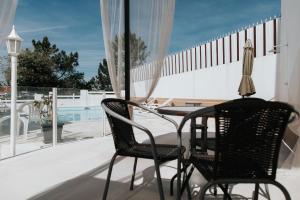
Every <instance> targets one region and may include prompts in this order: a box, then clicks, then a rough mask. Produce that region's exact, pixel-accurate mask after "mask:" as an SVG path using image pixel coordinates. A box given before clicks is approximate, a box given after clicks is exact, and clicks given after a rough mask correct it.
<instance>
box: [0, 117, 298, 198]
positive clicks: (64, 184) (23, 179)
mask: <svg viewBox="0 0 300 200" xmlns="http://www.w3.org/2000/svg"><path fill="white" fill-rule="evenodd" d="M139 120H143V123H145V125H146V126H147V125H148V127H149V126H150V129H151V130H152V131H153V133H154V135H156V136H158V137H157V142H162V143H163V142H164V141H172V140H173V142H175V141H174V140H175V139H176V135H174V134H163V135H161V136H159V135H160V134H159V133H162V132H163V133H164V132H165V133H166V132H168V131H170V130H173V131H174V128H173V127H172V126H171V125H168V122H165V121H163V122H161V121H157V120H156V119H154V118H147V119H146V120H145V119H137V121H139ZM177 120H180V119H177ZM162 129H163V131H161V130H162ZM159 130H160V131H159ZM137 138H138V139H139V140H144V139H146V136H145V135H143V134H140V133H138V134H137ZM186 140H188V138H186ZM113 153H114V147H113V141H112V138H111V136H106V137H102V138H96V139H88V140H83V141H79V142H74V143H68V144H62V145H58V146H57V147H55V148H47V149H43V150H40V151H36V152H32V153H29V154H24V155H21V156H17V157H15V158H11V159H7V160H3V161H0V199H1V200H24V199H41V200H44V199H46V200H47V199H49V200H50V199H51V200H55V199H57V200H93V199H101V196H102V192H103V189H104V185H105V179H106V174H107V168H108V164H109V161H110V158H111V157H112V155H113ZM166 165H168V166H165V165H164V166H162V167H161V173H162V177H163V184H164V190H165V196H166V199H174V197H171V196H169V179H170V177H171V176H172V175H174V173H175V172H176V170H175V169H174V167H175V166H176V162H170V163H167V164H166ZM170 166H171V167H170ZM132 167H133V159H131V158H123V157H119V158H118V159H117V162H116V163H115V166H114V169H113V174H112V180H111V185H110V189H109V196H108V197H109V198H108V199H120V200H123V199H134V200H148V199H149V200H150V199H159V197H158V192H157V187H156V182H155V180H156V179H155V176H154V169H153V162H152V161H151V160H143V159H141V160H140V161H139V162H138V165H137V175H136V181H135V185H136V186H135V189H134V190H133V191H129V182H130V178H131V172H132ZM299 172H300V170H295V169H294V170H278V176H277V180H278V181H279V182H281V183H282V184H283V185H285V186H286V188H287V189H288V190H289V192H290V194H291V196H292V199H295V200H297V199H300V191H299V189H298V188H299V183H300V173H299ZM191 182H192V183H193V184H194V185H195V184H196V185H203V183H204V182H205V181H204V180H203V179H202V178H201V175H199V174H198V175H197V174H195V175H194V176H193V179H192V181H191ZM252 188H253V186H250V185H239V186H236V187H234V190H233V193H238V194H241V195H243V196H247V197H250V196H251V192H252ZM196 189H199V188H196ZM270 190H271V194H272V199H278V200H282V199H283V197H282V196H281V195H280V193H279V192H278V190H276V189H274V188H272V187H271V188H270ZM185 197H186V196H184V197H183V199H185ZM195 199H197V198H196V197H195ZM208 199H211V198H208Z"/></svg>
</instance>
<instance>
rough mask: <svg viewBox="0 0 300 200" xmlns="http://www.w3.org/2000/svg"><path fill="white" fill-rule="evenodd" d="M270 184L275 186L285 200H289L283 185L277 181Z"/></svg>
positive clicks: (289, 197)
mask: <svg viewBox="0 0 300 200" xmlns="http://www.w3.org/2000/svg"><path fill="white" fill-rule="evenodd" d="M271 184H273V185H275V186H276V187H278V188H279V189H280V190H281V191H282V193H283V194H284V197H285V199H286V200H291V196H290V194H289V192H288V191H287V190H286V188H285V187H284V186H283V185H281V184H280V183H278V182H277V181H274V182H272V183H271Z"/></svg>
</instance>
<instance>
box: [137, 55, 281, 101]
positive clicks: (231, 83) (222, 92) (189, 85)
mask: <svg viewBox="0 0 300 200" xmlns="http://www.w3.org/2000/svg"><path fill="white" fill-rule="evenodd" d="M275 72H276V55H268V56H264V57H258V58H255V59H254V67H253V74H252V78H253V81H254V85H255V87H256V94H255V95H253V96H256V97H261V98H264V99H271V98H273V97H274V93H275ZM241 75H242V62H241V61H239V62H233V63H229V64H225V65H219V66H216V67H209V68H205V69H199V70H196V71H189V72H186V73H181V74H175V75H172V76H165V77H162V78H160V81H159V83H158V85H157V87H156V89H155V91H154V92H153V94H152V96H153V97H165V98H199V99H233V98H238V97H240V96H239V95H238V87H239V84H240V80H241ZM144 88H145V86H144V82H143V81H140V82H136V83H135V90H136V94H137V96H143V95H144V91H145V89H144Z"/></svg>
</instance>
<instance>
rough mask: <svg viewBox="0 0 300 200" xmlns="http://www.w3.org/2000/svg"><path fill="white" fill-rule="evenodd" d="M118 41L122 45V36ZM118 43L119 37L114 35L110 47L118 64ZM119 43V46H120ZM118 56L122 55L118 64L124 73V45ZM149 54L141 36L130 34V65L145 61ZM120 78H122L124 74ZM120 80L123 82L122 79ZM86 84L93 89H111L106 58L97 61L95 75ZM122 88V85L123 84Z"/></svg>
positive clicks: (137, 64) (135, 65)
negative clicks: (120, 63) (120, 62)
mask: <svg viewBox="0 0 300 200" xmlns="http://www.w3.org/2000/svg"><path fill="white" fill-rule="evenodd" d="M120 40H121V41H120V42H122V45H124V36H122V37H121V38H120ZM118 44H119V38H118V37H117V36H116V37H115V38H114V41H113V42H112V49H113V56H114V59H115V62H116V65H117V64H118V63H117V61H118V55H119V54H118ZM122 45H121V46H122ZM120 56H121V57H122V58H121V60H122V66H118V67H119V68H121V71H122V73H124V59H125V52H124V46H123V49H122V50H121V53H120ZM148 56H149V52H148V51H147V45H146V44H145V42H144V41H143V40H142V38H141V37H138V36H137V35H136V34H135V33H131V34H130V66H131V67H132V68H134V67H137V66H139V65H142V64H143V63H145V61H146V59H147V57H148ZM121 78H123V79H124V76H122V77H121ZM121 82H123V83H124V80H122V81H121ZM88 85H89V86H91V88H92V89H93V90H106V91H112V85H111V82H110V78H109V73H108V65H107V61H106V59H103V60H102V63H101V62H100V63H99V67H98V73H97V75H96V76H94V77H92V78H91V80H90V81H89V82H88ZM123 88H124V85H123Z"/></svg>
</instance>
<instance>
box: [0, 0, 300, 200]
mask: <svg viewBox="0 0 300 200" xmlns="http://www.w3.org/2000/svg"><path fill="white" fill-rule="evenodd" d="M132 1H134V0H132ZM14 2H17V1H14ZM100 2H101V3H102V4H101V9H102V10H101V14H102V19H103V21H102V24H103V25H102V26H103V27H102V28H103V31H104V32H105V31H108V30H109V28H108V27H109V26H108V24H105V23H108V22H107V21H106V22H105V14H106V15H107V16H110V15H111V13H109V11H111V9H112V8H111V7H110V6H116V5H114V4H109V3H108V2H109V1H106V0H101V1H100ZM105 2H106V3H107V4H105ZM166 2H167V1H166ZM172 2H173V3H174V2H175V1H173V0H170V1H168V3H170V5H169V4H168V3H166V4H163V3H162V7H163V8H164V9H166V10H167V11H168V12H169V10H172V5H173V4H172ZM0 5H1V3H0ZM131 5H132V4H131ZM145 5H147V3H145ZM145 5H144V6H145ZM120 6H121V5H120ZM139 6H142V5H139ZM168 6H169V7H168ZM125 7H126V6H125ZM137 7H138V6H137ZM295 8H300V4H299V3H297V2H288V1H286V0H282V2H281V17H274V18H273V17H272V18H270V19H267V20H265V21H261V22H259V23H257V24H255V25H254V24H253V25H251V26H247V27H244V28H242V29H241V30H238V31H234V32H231V33H229V34H226V35H223V36H221V37H219V38H217V39H212V40H210V41H208V42H203V43H201V44H197V45H195V46H194V47H192V48H188V49H185V50H181V51H180V52H177V53H174V54H171V55H167V43H168V42H166V41H164V42H161V43H159V41H160V40H159V39H157V40H155V39H153V37H154V36H153V35H155V34H154V33H152V32H151V34H153V35H151V34H150V32H149V35H151V37H152V38H150V39H149V38H148V40H149V41H148V40H147V39H145V41H146V42H149V43H148V44H151V42H152V44H151V45H150V46H149V49H151V52H150V53H149V57H150V58H149V60H147V62H145V63H142V64H141V63H138V65H137V66H132V67H133V68H130V69H125V77H124V74H123V73H117V74H114V72H119V70H120V68H121V67H120V65H119V64H120V63H117V61H111V60H114V59H116V58H113V57H114V56H115V55H110V54H111V52H110V53H109V52H106V56H107V57H108V58H110V59H111V60H109V61H110V62H109V64H108V67H109V68H111V71H110V76H111V80H115V81H112V86H113V89H114V91H110V92H108V91H102V90H101V91H88V90H77V89H67V88H51V87H48V88H44V87H40V88H38V87H19V86H18V88H17V90H18V93H16V94H14V92H13V83H12V84H11V87H2V88H1V90H0V92H1V93H0V94H1V96H0V97H1V101H0V188H1V192H0V199H16V200H17V199H20V200H21V199H33V200H34V199H70V200H71V199H72V200H76V199H101V198H102V194H103V191H104V187H105V183H106V179H107V173H108V168H109V163H110V160H111V158H112V156H113V155H114V153H115V147H114V140H113V137H112V135H111V132H112V131H111V129H110V126H109V123H108V121H107V117H106V115H105V112H104V111H103V109H102V108H101V106H100V105H101V101H102V100H103V99H105V98H110V97H112V98H115V97H119V96H120V94H122V96H125V98H126V99H129V98H130V99H131V100H133V101H140V99H141V98H145V97H146V98H145V99H147V100H146V101H144V103H143V105H145V106H147V107H148V108H150V109H151V110H154V111H155V112H156V111H157V110H156V108H157V107H162V106H172V107H174V106H187V107H196V108H197V107H199V106H200V107H209V106H212V105H217V104H219V103H222V102H225V101H228V100H231V99H236V98H239V97H240V96H239V94H238V92H237V90H238V88H237V86H238V85H239V83H240V80H241V74H242V65H243V63H244V61H243V53H244V46H245V43H246V40H247V39H250V40H252V41H253V48H254V63H255V64H254V69H253V74H252V77H253V82H254V84H255V87H256V89H257V90H256V94H255V95H254V97H258V98H262V99H265V100H268V101H274V100H276V101H278V100H280V101H284V102H287V103H289V104H291V105H293V106H294V107H295V108H296V109H298V110H299V109H300V107H299V102H300V101H299V98H300V97H299V94H298V92H297V91H298V86H299V84H298V83H299V77H298V76H299V73H298V72H299V70H298V68H297V66H298V65H297V64H298V63H299V62H298V61H299V59H298V57H297V52H298V51H299V49H300V43H299V42H296V41H297V37H298V35H299V34H300V29H299V27H298V26H294V25H293V24H292V21H294V20H295V18H296V19H300V15H299V13H298V12H297V9H296V10H295ZM135 9H136V8H135V7H134V6H133V7H132V11H133V16H135V14H136V13H134V10H135ZM140 9H146V8H140ZM173 9H174V8H173ZM158 10H159V9H158ZM0 11H1V7H0ZM124 12H125V13H126V10H125V11H124ZM147 12H148V11H147ZM147 12H146V13H147ZM173 12H174V10H173ZM114 14H115V15H117V16H115V17H116V18H118V17H120V19H123V16H118V14H120V15H121V14H124V13H123V12H121V13H114ZM169 14H170V13H169ZM170 16H171V15H170ZM170 16H169V15H166V16H161V17H162V19H163V20H161V21H163V22H164V20H166V21H168V22H170V23H171V21H172V20H173V19H169V18H168V17H170ZM110 17H111V16H110ZM135 17H136V16H135ZM151 17H155V16H151ZM125 18H126V15H125ZM165 18H166V19H165ZM151 19H152V18H151ZM0 20H1V18H0ZM131 20H132V19H131ZM138 20H139V18H135V20H133V25H132V30H134V31H137V33H139V32H138V31H140V29H139V28H138V27H135V25H136V24H135V22H136V21H138ZM141 20H145V21H147V20H149V19H141ZM158 21H159V20H158ZM161 21H160V22H158V23H162V22H161ZM0 22H1V21H0ZM109 23H111V24H109V25H116V24H118V23H119V21H118V20H117V21H114V22H111V21H109ZM125 24H126V20H125ZM146 24H147V23H146ZM0 25H1V23H0ZM168 26H170V24H168ZM168 26H166V27H164V28H165V29H166V30H170V31H171V27H168ZM113 27H114V26H113ZM158 27H161V26H160V25H158ZM283 27H284V28H283ZM124 29H126V25H125V26H124ZM153 29H155V28H153ZM110 31H111V32H109V31H108V32H106V34H104V40H105V41H111V38H110V37H112V36H113V35H114V34H117V33H118V31H120V30H114V29H113V28H112V29H110ZM162 32H163V31H162ZM139 34H140V35H142V36H143V37H145V35H146V34H145V32H143V31H141V32H140V33H139ZM160 34H161V35H159V36H157V35H155V36H156V37H159V38H160V39H161V38H168V37H169V36H170V35H169V34H170V33H169V32H168V31H166V33H160ZM164 34H165V35H164ZM108 35H109V36H108ZM0 36H1V32H0ZM129 37H131V36H130V34H129V35H128V37H127V39H129ZM124 38H125V39H124V40H125V43H126V30H125V34H124ZM0 39H2V38H0ZM0 42H1V41H0ZM164 43H166V44H164ZM111 46H113V45H112V44H109V43H106V44H105V48H106V49H109V48H112V47H111ZM160 49H163V50H162V51H165V52H160V54H159V55H156V54H154V53H153V52H155V50H160ZM127 51H128V49H127V50H126V45H125V63H126V62H128V60H127V59H126V57H130V56H129V55H128V54H127V55H126V52H127ZM118 53H119V52H118ZM121 54H122V53H121ZM118 56H120V55H118ZM121 56H123V55H121ZM116 60H118V59H116ZM126 60H127V61H126ZM287 60H288V62H287ZM114 62H116V63H114ZM118 62H119V61H118ZM129 65H130V64H128V63H127V64H126V65H125V66H129ZM283 66H287V67H283ZM158 72H159V74H158ZM160 72H161V73H160ZM129 74H130V76H129ZM266 77H268V78H267V79H266ZM124 80H125V90H123V89H124V88H123V86H124V85H123V83H122V84H120V82H121V81H124ZM158 80H159V83H157V82H156V81H158ZM129 88H133V89H131V90H130V89H129ZM154 88H155V89H154ZM152 89H153V90H152ZM130 92H131V93H130ZM14 95H15V98H16V101H14V100H13V98H14ZM45 97H47V98H49V99H51V106H50V110H51V112H50V114H49V110H48V109H49V107H47V104H45V99H43V98H45ZM37 102H43V103H44V104H42V105H43V107H39V106H37V104H36V103H37ZM14 103H15V105H16V107H15V108H16V117H17V118H16V119H17V120H16V121H15V122H14V123H15V124H14V126H13V127H14V130H15V131H16V132H13V130H12V128H11V127H12V126H11V124H12V122H11V121H14V120H11V119H10V118H11V116H13V115H12V113H13V112H14V111H13V109H11V108H13V104H14ZM38 105H39V104H38ZM40 108H41V109H40ZM42 111H43V112H42ZM45 113H46V115H48V114H49V116H50V118H49V116H47V117H48V118H49V119H50V120H51V123H50V126H49V127H47V128H49V131H48V132H49V133H50V136H51V139H50V141H47V140H46V136H45V134H46V132H47V129H46V128H44V127H43V126H42V123H43V122H42V114H45ZM132 116H133V119H134V121H135V122H137V123H139V124H141V125H143V126H145V127H148V128H149V129H150V131H151V132H152V133H153V136H154V137H155V142H156V144H166V143H167V144H174V145H176V144H177V142H178V141H177V137H176V134H177V133H176V132H177V130H176V129H175V128H174V126H172V125H170V124H169V123H167V122H166V121H163V120H161V119H159V118H158V117H157V116H155V115H153V114H151V113H149V112H146V111H142V110H140V109H134V110H133V114H132ZM169 117H170V118H172V119H173V120H175V121H176V123H177V124H180V122H181V121H182V119H183V117H182V116H169ZM191 127H192V125H191V124H190V123H188V124H186V125H185V126H184V128H183V137H182V141H183V145H184V146H185V147H186V148H187V149H188V151H189V149H190V145H191V144H190V141H191ZM207 127H208V132H209V133H210V132H215V128H216V127H215V122H214V119H213V118H209V120H208V124H207ZM134 130H135V132H136V135H135V136H136V139H137V141H138V142H149V141H148V137H147V135H145V134H144V133H143V132H142V131H140V130H138V129H134ZM12 136H14V137H12ZM298 136H299V119H298V121H296V122H295V123H293V124H291V125H290V126H289V128H288V129H287V131H286V132H285V135H284V137H283V140H282V144H281V149H280V153H279V160H278V169H277V176H276V181H278V182H279V183H281V184H282V185H284V187H286V188H287V190H288V192H289V194H290V196H291V198H292V199H300V192H299V191H298V188H297V186H298V185H299V180H300V173H299V172H300V170H299V141H298ZM53 138H55V139H53ZM57 138H58V140H56V139H57ZM188 151H187V152H186V157H188V156H189V152H188ZM209 153H211V152H209ZM133 163H134V159H133V158H129V157H123V156H120V157H118V158H117V159H116V161H115V164H114V168H113V172H112V178H111V182H110V187H109V192H108V198H107V199H159V198H160V197H159V191H158V188H157V182H156V181H157V175H156V173H155V166H154V163H153V160H149V159H140V161H139V162H138V165H137V172H136V177H135V182H134V190H129V186H130V181H131V176H132V168H133V165H134V164H133ZM160 172H161V176H162V183H163V189H164V195H165V199H175V198H176V192H175V193H174V195H173V196H171V195H169V193H170V180H171V178H172V177H173V175H174V174H176V173H177V161H176V160H174V161H171V162H166V163H164V164H162V165H161V166H160ZM175 183H176V181H175ZM206 183H207V180H206V179H205V178H204V177H203V175H201V174H200V173H199V171H197V170H195V171H194V173H193V175H192V177H191V180H190V181H189V184H190V186H191V190H192V191H191V192H192V193H191V195H192V197H191V198H192V199H199V193H200V190H201V189H202V188H203V186H204V185H205V184H206ZM175 185H176V184H175ZM260 186H261V187H262V188H264V184H261V185H260ZM174 191H176V186H175V189H174ZM217 191H218V192H217V195H214V194H213V191H212V190H211V191H209V192H207V195H206V198H205V199H223V198H224V197H223V192H222V191H221V190H220V188H218V189H217ZM253 191H254V185H253V184H238V185H233V190H232V191H231V194H232V196H231V197H232V199H253ZM269 191H270V195H271V196H270V199H275V200H276V199H278V200H281V199H284V196H283V194H282V192H281V191H280V190H279V189H278V188H276V187H274V186H269ZM181 199H190V198H189V196H188V194H187V191H184V193H183V195H182V196H181ZM259 199H267V198H264V197H263V195H260V197H259Z"/></svg>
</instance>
